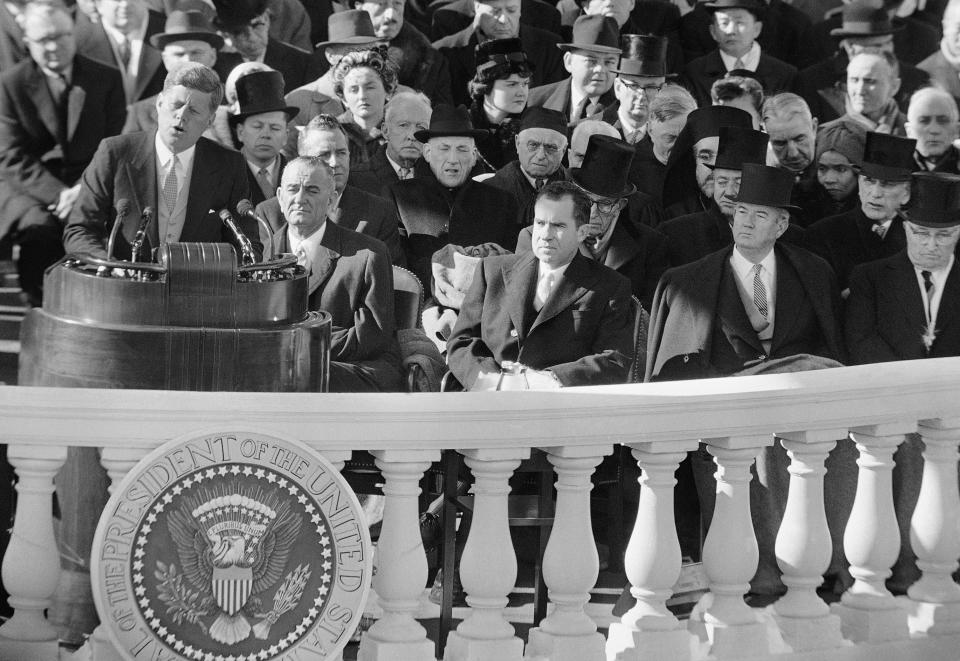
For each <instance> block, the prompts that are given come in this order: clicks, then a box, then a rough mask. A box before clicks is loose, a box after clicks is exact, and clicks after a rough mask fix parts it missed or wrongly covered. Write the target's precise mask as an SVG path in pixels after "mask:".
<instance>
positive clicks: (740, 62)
mask: <svg viewBox="0 0 960 661" xmlns="http://www.w3.org/2000/svg"><path fill="white" fill-rule="evenodd" d="M746 68H747V67H746V66H745V65H744V64H743V58H742V57H738V58H737V59H736V61H735V62H734V63H733V69H731V71H733V70H736V69H746Z"/></svg>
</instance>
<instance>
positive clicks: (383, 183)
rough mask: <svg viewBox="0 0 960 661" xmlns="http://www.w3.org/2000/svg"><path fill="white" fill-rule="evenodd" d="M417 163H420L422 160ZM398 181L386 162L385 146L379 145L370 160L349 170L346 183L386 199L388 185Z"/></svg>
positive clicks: (388, 162)
mask: <svg viewBox="0 0 960 661" xmlns="http://www.w3.org/2000/svg"><path fill="white" fill-rule="evenodd" d="M418 162H422V159H421V160H420V161H418ZM396 181H400V177H399V176H397V172H396V170H394V169H393V166H392V165H390V161H388V160H387V146H386V145H380V146H379V147H377V150H376V151H375V152H373V154H371V155H370V160H368V161H367V162H366V163H361V164H360V165H358V166H357V167H355V168H354V167H351V168H350V177H349V179H348V183H349V184H350V185H351V186H356V187H357V188H359V189H361V190H363V191H365V192H367V193H370V194H371V195H377V196H379V197H383V198H388V199H389V197H390V193H389V191H388V188H389V187H390V184H392V183H394V182H396Z"/></svg>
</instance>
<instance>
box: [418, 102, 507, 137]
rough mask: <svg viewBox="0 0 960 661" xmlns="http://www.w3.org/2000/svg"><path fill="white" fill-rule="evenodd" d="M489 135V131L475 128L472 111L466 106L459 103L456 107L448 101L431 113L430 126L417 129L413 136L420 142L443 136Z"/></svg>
mask: <svg viewBox="0 0 960 661" xmlns="http://www.w3.org/2000/svg"><path fill="white" fill-rule="evenodd" d="M488 135H490V133H489V131H484V130H482V129H475V128H473V123H472V122H471V121H470V111H469V110H467V107H466V106H464V105H459V106H457V107H456V108H454V107H453V106H451V105H450V104H448V103H441V104H440V105H438V106H437V107H436V108H434V109H433V114H432V115H430V128H429V129H427V130H426V131H417V132H416V133H414V134H413V137H414V138H416V139H417V140H419V141H420V142H426V141H427V140H429V139H430V138H439V137H442V136H454V137H461V138H482V137H485V136H488Z"/></svg>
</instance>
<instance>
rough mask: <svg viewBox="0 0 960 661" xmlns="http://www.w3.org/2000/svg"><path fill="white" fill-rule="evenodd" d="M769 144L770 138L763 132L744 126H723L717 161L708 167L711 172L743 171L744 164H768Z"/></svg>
mask: <svg viewBox="0 0 960 661" xmlns="http://www.w3.org/2000/svg"><path fill="white" fill-rule="evenodd" d="M769 142H770V136H769V135H767V134H766V133H764V132H763V131H755V130H753V129H748V128H744V127H742V126H721V127H720V142H719V144H718V146H717V160H716V162H715V163H714V164H713V165H708V166H707V167H708V168H710V169H711V170H713V169H714V168H723V169H725V170H742V169H743V164H744V163H757V164H763V163H766V161H767V143H769Z"/></svg>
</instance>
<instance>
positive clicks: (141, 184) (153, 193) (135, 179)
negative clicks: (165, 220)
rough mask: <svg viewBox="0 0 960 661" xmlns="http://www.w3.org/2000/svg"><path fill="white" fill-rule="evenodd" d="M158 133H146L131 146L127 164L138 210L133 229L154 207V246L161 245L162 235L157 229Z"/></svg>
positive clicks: (152, 233) (130, 185) (134, 201)
mask: <svg viewBox="0 0 960 661" xmlns="http://www.w3.org/2000/svg"><path fill="white" fill-rule="evenodd" d="M155 137H156V133H144V134H143V136H142V138H141V140H140V143H139V144H136V143H134V144H132V145H130V147H131V148H130V151H129V152H128V158H129V160H128V161H127V163H126V171H127V178H128V180H129V181H128V182H127V188H128V190H129V191H130V193H131V195H132V196H133V198H134V199H132V200H130V201H131V203H133V205H134V208H135V210H136V214H131V215H130V218H132V221H131V222H132V223H133V229H134V230H135V229H136V227H137V224H138V223H139V222H140V216H141V214H143V210H144V209H145V208H146V207H153V210H154V222H152V223H150V227H149V228H148V231H149V234H150V241H152V242H153V245H155V246H159V245H160V234H159V231H158V229H157V222H156V210H157V150H156V148H155V147H154V144H153V141H154V139H155ZM137 191H142V192H143V197H140V196H138V194H137ZM133 234H134V232H133V231H132V230H131V232H130V237H129V238H130V240H133Z"/></svg>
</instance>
